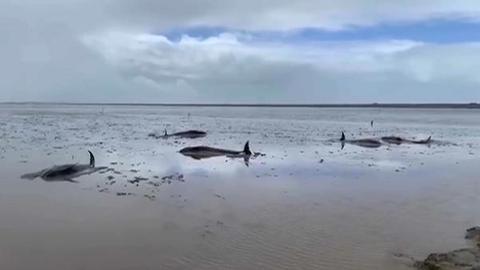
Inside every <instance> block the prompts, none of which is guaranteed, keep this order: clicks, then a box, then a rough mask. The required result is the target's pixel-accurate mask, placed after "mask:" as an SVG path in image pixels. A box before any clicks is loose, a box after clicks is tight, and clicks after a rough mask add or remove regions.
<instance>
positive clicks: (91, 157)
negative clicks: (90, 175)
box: [88, 150, 95, 168]
mask: <svg viewBox="0 0 480 270" xmlns="http://www.w3.org/2000/svg"><path fill="white" fill-rule="evenodd" d="M88 153H89V154H90V167H92V168H93V167H95V157H94V156H93V154H92V152H90V150H89V151H88Z"/></svg>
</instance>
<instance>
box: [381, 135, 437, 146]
mask: <svg viewBox="0 0 480 270" xmlns="http://www.w3.org/2000/svg"><path fill="white" fill-rule="evenodd" d="M381 139H382V141H384V142H386V143H391V144H402V143H414V144H428V143H430V142H431V141H432V136H430V137H428V138H427V139H425V140H409V139H404V138H402V137H398V136H385V137H382V138H381Z"/></svg>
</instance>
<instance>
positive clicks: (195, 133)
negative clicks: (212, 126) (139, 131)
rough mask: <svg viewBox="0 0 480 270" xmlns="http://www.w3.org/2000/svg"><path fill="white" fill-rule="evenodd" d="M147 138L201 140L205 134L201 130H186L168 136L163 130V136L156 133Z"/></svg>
mask: <svg viewBox="0 0 480 270" xmlns="http://www.w3.org/2000/svg"><path fill="white" fill-rule="evenodd" d="M148 136H150V137H154V138H155V139H160V138H164V139H166V138H169V137H177V138H186V139H196V138H202V137H205V136H207V132H205V131H201V130H186V131H181V132H175V133H172V134H168V133H167V130H165V132H164V134H163V135H159V134H157V133H150V134H149V135H148Z"/></svg>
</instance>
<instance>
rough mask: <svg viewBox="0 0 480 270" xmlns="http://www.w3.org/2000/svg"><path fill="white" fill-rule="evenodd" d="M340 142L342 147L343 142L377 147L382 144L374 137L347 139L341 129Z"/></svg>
mask: <svg viewBox="0 0 480 270" xmlns="http://www.w3.org/2000/svg"><path fill="white" fill-rule="evenodd" d="M340 142H342V149H343V147H344V146H345V143H350V144H354V145H358V146H361V147H367V148H377V147H380V146H382V143H381V142H380V141H378V140H376V139H370V138H368V139H358V140H347V139H346V138H345V133H344V132H343V131H342V137H341V138H340Z"/></svg>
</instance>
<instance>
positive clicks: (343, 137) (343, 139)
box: [340, 131, 345, 141]
mask: <svg viewBox="0 0 480 270" xmlns="http://www.w3.org/2000/svg"><path fill="white" fill-rule="evenodd" d="M340 141H345V133H344V132H343V131H342V137H340Z"/></svg>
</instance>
